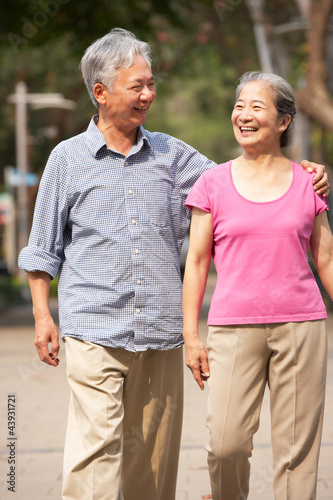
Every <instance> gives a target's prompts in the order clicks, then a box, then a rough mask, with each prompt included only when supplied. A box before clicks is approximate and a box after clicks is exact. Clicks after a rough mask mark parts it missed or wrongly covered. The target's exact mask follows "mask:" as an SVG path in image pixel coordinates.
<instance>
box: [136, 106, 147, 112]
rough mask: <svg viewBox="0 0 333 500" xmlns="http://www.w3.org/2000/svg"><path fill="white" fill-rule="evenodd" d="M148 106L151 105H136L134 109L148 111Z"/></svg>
mask: <svg viewBox="0 0 333 500" xmlns="http://www.w3.org/2000/svg"><path fill="white" fill-rule="evenodd" d="M148 107H149V106H136V107H134V109H136V110H137V111H148Z"/></svg>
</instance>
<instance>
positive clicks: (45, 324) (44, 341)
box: [35, 316, 60, 366]
mask: <svg viewBox="0 0 333 500" xmlns="http://www.w3.org/2000/svg"><path fill="white" fill-rule="evenodd" d="M35 324H36V329H35V346H36V348H37V351H38V355H39V358H40V360H41V361H43V362H44V363H46V364H48V365H52V366H58V364H59V359H58V353H59V348H60V346H59V334H58V329H57V327H56V325H55V323H54V321H53V319H52V317H51V316H47V317H45V318H42V319H39V318H36V322H35ZM49 344H50V347H49Z"/></svg>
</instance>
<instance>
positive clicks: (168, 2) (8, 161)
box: [0, 0, 333, 312]
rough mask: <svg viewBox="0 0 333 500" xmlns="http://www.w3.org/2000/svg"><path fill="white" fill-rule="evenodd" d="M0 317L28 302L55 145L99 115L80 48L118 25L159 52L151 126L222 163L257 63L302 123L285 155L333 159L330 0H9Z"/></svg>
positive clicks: (1, 96)
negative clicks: (34, 224) (30, 250)
mask: <svg viewBox="0 0 333 500" xmlns="http://www.w3.org/2000/svg"><path fill="white" fill-rule="evenodd" d="M0 5H1V18H0V100H1V120H0V312H1V310H4V309H6V308H8V307H9V306H11V305H13V304H18V303H20V302H22V303H24V302H26V301H27V300H28V298H27V297H28V291H27V285H26V278H25V276H24V274H22V273H20V272H19V271H18V269H17V265H16V262H17V256H18V253H19V251H20V250H21V248H22V247H23V246H25V245H26V244H27V239H28V235H29V231H30V225H31V218H32V213H33V207H34V202H35V197H36V193H37V189H38V183H39V179H40V177H41V174H42V172H43V169H44V166H45V163H46V160H47V158H48V155H49V153H50V151H51V149H52V148H53V147H54V146H55V145H56V144H57V143H58V142H59V141H61V140H63V139H66V138H68V137H70V136H72V135H75V134H77V133H80V132H82V131H84V130H85V129H86V127H87V125H88V122H89V120H90V118H91V116H92V115H93V114H94V113H95V112H96V110H95V108H94V107H93V105H92V103H91V101H90V99H89V96H88V93H87V91H86V89H85V86H84V84H83V81H82V78H81V73H80V71H79V68H78V66H79V62H80V59H81V57H82V54H83V51H84V50H85V49H86V48H87V46H88V45H89V44H90V43H91V42H93V41H94V40H95V39H97V38H99V37H101V36H103V35H104V34H105V33H107V32H108V31H109V30H110V29H111V28H113V27H117V26H119V27H123V28H126V29H129V30H130V31H133V32H134V33H135V34H136V35H137V36H138V37H139V38H141V39H143V40H145V41H147V42H149V43H150V44H151V45H152V48H153V52H154V73H155V75H156V79H157V99H156V101H155V103H154V104H153V106H152V108H151V110H150V112H149V115H148V119H147V122H146V125H145V126H146V128H147V129H149V130H151V131H154V130H158V131H161V132H166V133H168V134H171V135H174V136H177V137H179V138H181V139H182V140H184V141H185V142H188V143H189V144H191V145H192V146H194V147H195V148H196V149H198V150H199V151H200V152H201V153H203V154H205V155H206V156H208V157H209V158H211V159H213V160H215V161H216V162H218V163H221V162H223V161H226V160H227V159H229V158H231V157H234V156H235V155H236V154H237V145H236V143H235V140H234V137H233V132H232V127H231V124H230V114H231V111H232V108H233V103H234V90H235V85H236V81H237V79H238V78H239V77H240V76H241V75H242V74H243V73H244V72H245V71H248V70H257V69H260V70H263V71H268V72H274V73H277V74H279V75H281V76H283V77H284V78H286V79H287V80H288V81H289V82H290V83H291V84H292V85H293V87H294V88H295V90H296V93H297V103H298V111H299V113H298V120H297V126H296V131H295V137H294V143H293V146H292V147H291V148H290V149H289V150H288V151H287V155H288V156H290V157H292V158H293V159H294V160H296V161H299V162H300V161H301V160H302V159H304V158H306V159H310V160H312V161H315V162H317V163H323V164H324V165H325V166H326V168H327V170H328V172H329V174H330V177H331V179H332V175H331V169H332V165H333V140H332V138H333V0H294V1H290V0H271V1H264V0H227V1H222V0H216V1H214V0H191V2H189V1H188V0H95V1H93V2H92V1H89V0H15V1H13V2H7V1H5V0H0ZM54 289H55V288H54Z"/></svg>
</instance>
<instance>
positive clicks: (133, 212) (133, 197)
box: [124, 157, 146, 346]
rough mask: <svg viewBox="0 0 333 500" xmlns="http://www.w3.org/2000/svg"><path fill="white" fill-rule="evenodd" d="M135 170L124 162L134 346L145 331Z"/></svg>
mask: <svg viewBox="0 0 333 500" xmlns="http://www.w3.org/2000/svg"><path fill="white" fill-rule="evenodd" d="M133 168H135V161H134V159H133V160H132V161H131V158H130V157H129V158H127V159H126V160H125V161H124V190H125V201H126V211H127V217H128V227H129V234H130V245H131V259H132V269H133V275H132V280H133V288H134V303H133V315H134V322H133V323H134V346H138V345H140V344H144V342H145V340H144V331H145V317H146V313H145V302H146V301H145V276H144V248H143V238H142V232H143V227H142V217H140V210H139V206H138V199H139V197H140V192H139V190H140V186H139V183H138V181H137V179H136V176H135V175H134V174H133Z"/></svg>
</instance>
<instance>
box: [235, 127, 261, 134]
mask: <svg viewBox="0 0 333 500" xmlns="http://www.w3.org/2000/svg"><path fill="white" fill-rule="evenodd" d="M239 130H240V131H241V133H242V134H243V133H246V132H257V131H258V129H257V128H254V127H239Z"/></svg>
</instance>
